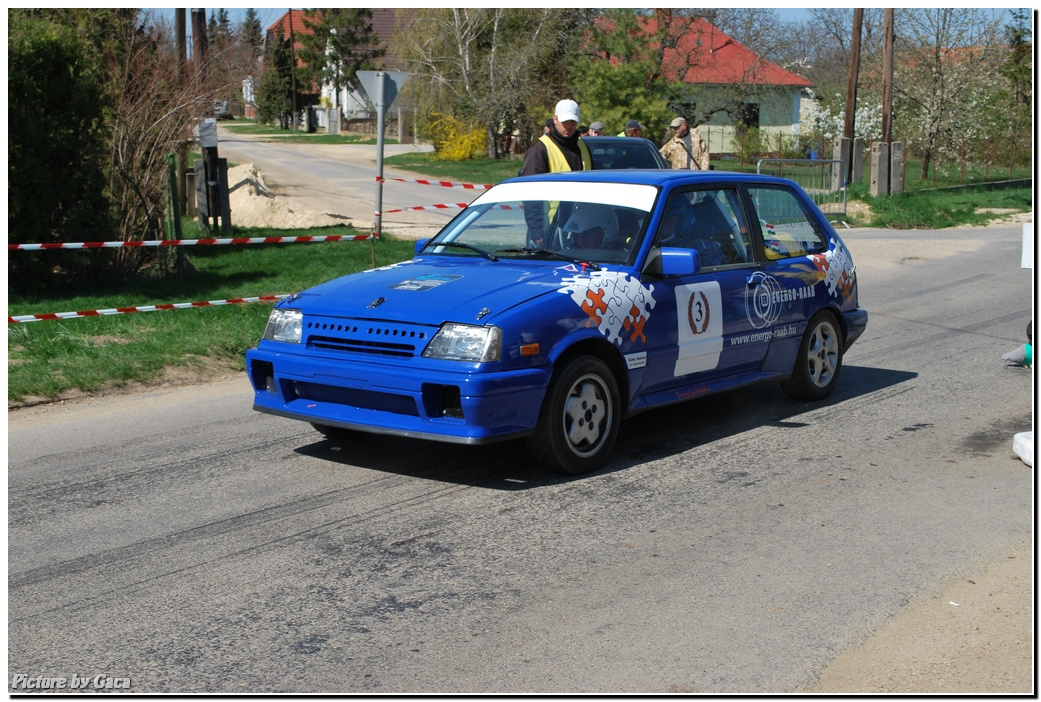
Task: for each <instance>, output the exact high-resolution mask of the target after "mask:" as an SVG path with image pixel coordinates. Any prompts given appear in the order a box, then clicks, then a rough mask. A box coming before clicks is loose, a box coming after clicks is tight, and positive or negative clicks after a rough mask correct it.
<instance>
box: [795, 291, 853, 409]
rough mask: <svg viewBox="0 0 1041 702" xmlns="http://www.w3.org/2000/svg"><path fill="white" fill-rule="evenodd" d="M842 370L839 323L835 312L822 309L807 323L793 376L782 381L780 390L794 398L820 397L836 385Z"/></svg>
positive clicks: (811, 398) (817, 398)
mask: <svg viewBox="0 0 1041 702" xmlns="http://www.w3.org/2000/svg"><path fill="white" fill-rule="evenodd" d="M841 370H842V336H841V335H840V334H839V323H838V321H837V320H836V319H835V315H834V314H832V313H831V312H829V311H828V310H821V311H820V312H818V313H817V314H815V315H814V316H813V318H812V319H810V323H809V324H808V325H807V326H806V333H805V334H804V335H803V337H802V343H800V344H799V354H798V356H796V358H795V367H794V368H793V369H792V377H791V378H789V379H788V380H786V381H784V382H782V383H781V390H783V391H784V393H785V394H786V395H788V397H791V398H792V399H794V400H823V399H824V398H825V397H827V396H828V395H830V394H831V391H832V390H834V389H835V383H836V382H838V379H839V371H841Z"/></svg>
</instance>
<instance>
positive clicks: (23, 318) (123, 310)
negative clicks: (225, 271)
mask: <svg viewBox="0 0 1041 702" xmlns="http://www.w3.org/2000/svg"><path fill="white" fill-rule="evenodd" d="M287 297H289V295H261V296H260V297H235V298H231V299H229V300H207V301H205V302H175V303H173V304H166V305H143V306H141V307H114V308H112V309H107V310H84V311H80V312H51V313H49V314H23V315H15V316H9V317H8V318H7V323H8V324H22V323H24V322H39V321H43V320H55V319H77V318H80V317H106V316H109V315H114V314H130V313H132V312H158V311H159V310H183V309H187V308H190V307H217V306H219V305H241V304H244V303H247V302H276V301H278V300H282V299H284V298H287Z"/></svg>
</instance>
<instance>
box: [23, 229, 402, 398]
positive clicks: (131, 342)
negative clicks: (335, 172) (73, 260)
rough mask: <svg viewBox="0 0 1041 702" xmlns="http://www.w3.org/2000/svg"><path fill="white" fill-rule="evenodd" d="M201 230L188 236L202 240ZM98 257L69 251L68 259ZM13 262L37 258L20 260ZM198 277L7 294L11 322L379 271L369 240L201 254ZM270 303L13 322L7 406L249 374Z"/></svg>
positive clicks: (392, 251) (384, 244) (387, 254)
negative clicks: (206, 371)
mask: <svg viewBox="0 0 1041 702" xmlns="http://www.w3.org/2000/svg"><path fill="white" fill-rule="evenodd" d="M193 227H195V224H194V223H187V224H186V226H185V229H186V231H185V236H186V237H188V238H195V237H196V236H197V235H198V232H197V230H194V229H193ZM235 233H236V235H239V236H242V235H248V236H304V235H308V234H310V235H316V234H323V235H331V234H349V235H356V234H359V233H363V232H358V231H355V230H351V229H349V228H347V227H334V228H328V229H320V230H303V231H285V230H272V229H250V230H237V231H236V232H235ZM413 246H414V243H413V242H411V241H398V240H394V239H392V238H389V237H384V238H382V239H380V240H379V241H376V242H375V251H376V265H378V266H382V265H387V264H390V263H394V262H397V261H401V260H405V259H407V258H410V257H411V256H412V250H413ZM92 253H95V252H84V251H69V252H68V255H71V256H76V255H80V256H83V255H91V254H92ZM12 255H33V254H32V253H31V252H17V253H14V254H12ZM188 255H189V258H190V260H191V262H192V264H193V266H194V267H195V270H194V271H193V272H191V273H189V274H186V275H185V276H183V277H177V278H166V279H160V278H140V279H136V280H131V281H127V282H123V283H119V282H113V283H110V284H107V285H101V286H94V287H93V288H92V289H91V290H89V291H80V293H79V294H76V295H73V296H69V295H62V294H60V293H56V292H49V291H46V290H36V291H31V292H27V293H22V292H16V291H13V292H10V293H9V300H8V314H10V315H22V314H41V313H50V312H72V311H77V310H94V309H109V308H116V307H137V306H143V305H153V304H159V303H175V302H198V301H207V300H225V299H231V298H237V297H259V296H263V295H276V294H285V293H292V292H295V291H298V290H302V289H304V288H308V287H311V286H313V285H316V284H318V283H321V282H324V281H326V280H331V279H332V278H336V277H338V276H341V275H346V274H347V273H352V272H356V271H360V270H365V269H368V268H370V267H371V265H372V243H370V242H368V241H346V242H327V243H317V244H261V245H243V246H210V247H194V248H192V249H189V250H188ZM270 309H271V304H270V303H248V304H242V305H226V306H219V307H200V308H193V309H184V310H168V311H161V312H141V313H132V314H124V315H114V316H109V317H88V318H80V319H69V320H62V321H39V322H29V323H23V324H9V325H8V332H7V353H8V359H9V360H8V369H7V382H8V391H7V398H8V401H13V402H19V401H22V400H25V399H26V398H31V397H44V398H46V397H54V396H57V395H59V394H60V393H63V392H66V391H69V390H73V389H79V390H84V391H93V390H99V389H102V388H105V387H108V386H116V387H119V386H122V385H124V384H126V383H128V382H140V383H154V382H156V381H157V380H160V379H162V377H163V374H164V372H165V371H166V369H167V368H176V367H183V368H186V369H187V370H188V371H190V372H199V371H200V370H201V369H203V368H205V367H207V366H209V367H213V366H219V367H222V368H225V369H235V368H242V367H243V354H245V352H246V350H247V349H248V348H250V347H252V346H253V345H255V344H256V342H257V339H259V338H260V334H261V333H262V332H263V330H264V324H265V322H266V320H267V316H268V313H269V311H270Z"/></svg>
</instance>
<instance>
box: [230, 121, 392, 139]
mask: <svg viewBox="0 0 1041 702" xmlns="http://www.w3.org/2000/svg"><path fill="white" fill-rule="evenodd" d="M220 124H221V127H223V128H224V129H227V130H228V131H229V132H231V133H232V134H249V135H253V136H262V137H263V136H270V137H277V139H278V141H279V142H284V143H290V144H375V143H376V137H374V136H367V135H361V134H326V133H324V132H315V133H313V134H308V133H307V132H304V131H297V132H294V131H292V130H291V129H290V130H287V129H281V128H279V127H272V126H270V125H267V124H258V123H257V122H256V121H254V120H251V119H237V120H235V121H233V122H228V121H225V122H221V123H220ZM384 143H387V144H396V143H398V142H397V140H396V139H384Z"/></svg>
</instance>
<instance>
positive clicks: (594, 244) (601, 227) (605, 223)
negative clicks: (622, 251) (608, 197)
mask: <svg viewBox="0 0 1041 702" xmlns="http://www.w3.org/2000/svg"><path fill="white" fill-rule="evenodd" d="M561 231H562V233H563V236H564V247H565V248H567V249H603V248H612V247H614V246H615V245H617V244H619V243H620V242H619V237H618V215H617V214H616V213H615V209H614V207H613V206H612V205H601V204H595V203H580V204H578V205H576V206H575V210H574V212H572V213H571V216H570V217H568V220H567V222H565V223H564V228H563V229H562V230H561Z"/></svg>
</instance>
